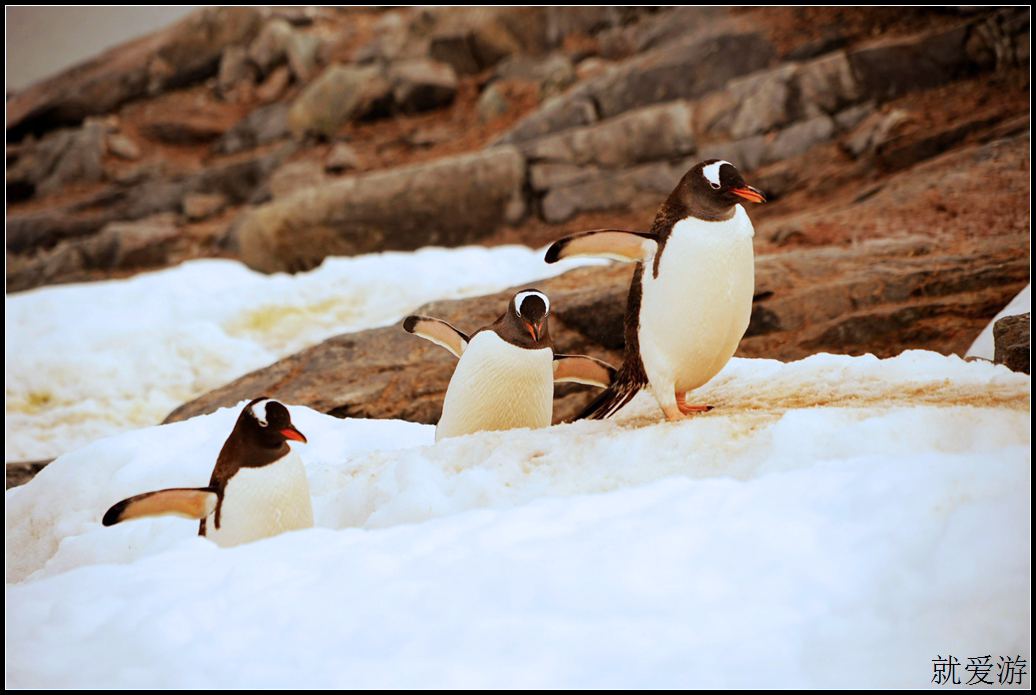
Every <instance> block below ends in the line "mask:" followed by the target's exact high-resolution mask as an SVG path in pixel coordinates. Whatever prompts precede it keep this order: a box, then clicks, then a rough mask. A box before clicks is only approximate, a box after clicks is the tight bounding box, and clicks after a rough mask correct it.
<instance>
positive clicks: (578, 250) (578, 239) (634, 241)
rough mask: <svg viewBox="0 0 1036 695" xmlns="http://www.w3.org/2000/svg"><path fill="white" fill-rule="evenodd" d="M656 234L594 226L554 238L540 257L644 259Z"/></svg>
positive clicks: (655, 246) (551, 259) (649, 255)
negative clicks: (591, 228)
mask: <svg viewBox="0 0 1036 695" xmlns="http://www.w3.org/2000/svg"><path fill="white" fill-rule="evenodd" d="M658 242H659V236H658V234H655V233H652V232H629V231H626V230H624V229H594V230H592V231H589V232H579V233H578V234H572V235H570V236H567V237H564V238H563V239H558V240H557V241H555V242H554V243H553V244H551V245H550V248H549V249H547V254H546V255H545V256H544V260H545V261H547V263H556V262H558V261H560V260H562V259H563V258H573V257H576V256H579V257H583V258H610V259H612V260H616V261H623V262H631V261H645V260H648V259H650V258H652V257H654V255H655V253H656V252H657V251H658Z"/></svg>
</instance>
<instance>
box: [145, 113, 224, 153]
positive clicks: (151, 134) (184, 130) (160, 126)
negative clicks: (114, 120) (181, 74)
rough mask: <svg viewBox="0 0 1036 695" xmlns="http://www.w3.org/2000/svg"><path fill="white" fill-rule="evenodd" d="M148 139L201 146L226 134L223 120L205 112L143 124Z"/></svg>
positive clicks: (172, 143)
mask: <svg viewBox="0 0 1036 695" xmlns="http://www.w3.org/2000/svg"><path fill="white" fill-rule="evenodd" d="M140 132H141V134H142V135H144V136H145V137H146V138H148V139H150V140H154V141H156V142H161V143H164V144H166V145H200V144H204V143H208V142H212V141H213V140H215V139H216V138H218V137H220V136H221V135H223V133H224V132H226V126H225V125H224V123H223V121H222V119H220V118H219V117H217V116H214V115H212V114H210V113H207V112H204V111H195V112H191V113H185V114H181V115H179V116H178V117H176V118H175V119H162V120H153V121H150V122H147V123H143V124H141V126H140Z"/></svg>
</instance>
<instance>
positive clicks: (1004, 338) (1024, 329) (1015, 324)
mask: <svg viewBox="0 0 1036 695" xmlns="http://www.w3.org/2000/svg"><path fill="white" fill-rule="evenodd" d="M1030 341H1031V330H1030V328H1029V314H1028V313H1025V314H1020V315H1018V316H1005V317H1004V318H1002V319H1000V320H999V321H997V322H996V323H995V324H993V345H994V347H993V362H995V363H996V364H1002V365H1004V366H1006V367H1007V368H1008V369H1010V370H1011V371H1015V372H1023V373H1025V374H1030V373H1031V372H1030V369H1031V366H1030V365H1031V362H1032V347H1031V343H1030Z"/></svg>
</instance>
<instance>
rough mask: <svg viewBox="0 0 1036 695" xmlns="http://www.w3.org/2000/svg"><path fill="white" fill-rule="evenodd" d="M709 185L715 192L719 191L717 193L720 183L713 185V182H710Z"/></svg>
mask: <svg viewBox="0 0 1036 695" xmlns="http://www.w3.org/2000/svg"><path fill="white" fill-rule="evenodd" d="M709 185H710V186H712V187H713V188H714V189H715V190H717V191H718V190H719V184H718V183H713V182H712V181H709Z"/></svg>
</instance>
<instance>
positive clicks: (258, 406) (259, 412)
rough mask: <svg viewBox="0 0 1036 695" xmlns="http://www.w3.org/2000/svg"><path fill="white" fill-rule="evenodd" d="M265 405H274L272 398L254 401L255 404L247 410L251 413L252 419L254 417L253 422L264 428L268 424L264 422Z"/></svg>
mask: <svg viewBox="0 0 1036 695" xmlns="http://www.w3.org/2000/svg"><path fill="white" fill-rule="evenodd" d="M267 403H276V401H274V400H273V399H272V398H264V399H263V400H261V401H256V402H255V403H253V404H252V407H251V408H249V411H251V413H252V417H254V418H255V421H256V422H258V423H259V424H260V425H262V426H263V427H266V425H267V424H268V423H267V422H266V404H267Z"/></svg>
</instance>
